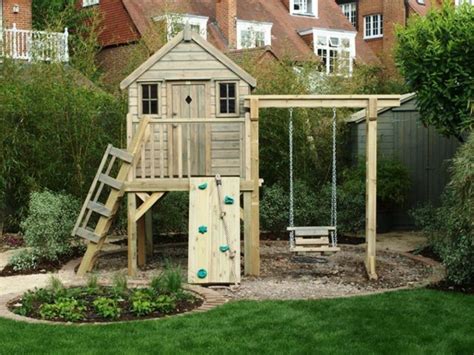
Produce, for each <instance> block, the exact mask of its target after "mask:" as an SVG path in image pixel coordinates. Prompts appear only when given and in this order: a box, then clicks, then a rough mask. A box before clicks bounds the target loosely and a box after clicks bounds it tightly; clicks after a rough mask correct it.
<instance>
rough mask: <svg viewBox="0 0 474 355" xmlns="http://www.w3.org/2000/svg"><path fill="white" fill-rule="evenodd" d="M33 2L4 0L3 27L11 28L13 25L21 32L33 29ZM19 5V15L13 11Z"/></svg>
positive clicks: (28, 0)
mask: <svg viewBox="0 0 474 355" xmlns="http://www.w3.org/2000/svg"><path fill="white" fill-rule="evenodd" d="M31 3H32V0H3V27H4V28H11V27H12V26H13V24H14V23H15V24H16V27H17V28H18V29H21V30H31V29H32V23H31V21H32V19H31ZM15 5H18V6H19V8H20V10H19V12H18V13H15V12H14V11H13V7H14V6H15Z"/></svg>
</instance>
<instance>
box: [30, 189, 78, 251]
mask: <svg viewBox="0 0 474 355" xmlns="http://www.w3.org/2000/svg"><path fill="white" fill-rule="evenodd" d="M78 211H79V202H78V200H77V199H75V198H74V197H72V196H69V195H63V194H56V193H53V192H50V191H44V192H34V193H32V194H31V197H30V204H29V210H28V217H27V218H26V219H25V220H24V221H23V222H22V224H21V227H22V229H23V231H24V238H25V243H26V246H27V247H30V248H32V249H33V251H34V254H35V255H37V256H39V257H41V258H45V259H47V260H57V259H58V258H59V257H60V256H62V255H68V254H70V253H71V252H72V249H73V247H74V245H75V241H76V240H77V239H74V238H73V237H72V236H71V230H72V228H73V226H74V223H75V221H76V217H77V214H78Z"/></svg>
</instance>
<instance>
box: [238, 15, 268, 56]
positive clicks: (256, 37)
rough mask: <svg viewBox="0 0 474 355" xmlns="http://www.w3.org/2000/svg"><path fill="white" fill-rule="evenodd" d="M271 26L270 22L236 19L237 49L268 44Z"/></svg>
mask: <svg viewBox="0 0 474 355" xmlns="http://www.w3.org/2000/svg"><path fill="white" fill-rule="evenodd" d="M272 27H273V24H272V23H267V22H253V21H241V20H238V21H237V49H243V48H257V47H263V46H270V45H271V44H272Z"/></svg>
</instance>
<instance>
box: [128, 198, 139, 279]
mask: <svg viewBox="0 0 474 355" xmlns="http://www.w3.org/2000/svg"><path fill="white" fill-rule="evenodd" d="M136 210H137V201H136V195H135V194H134V193H129V194H128V275H129V276H136V274H137V266H138V261H137V237H138V230H137V222H136V220H135V215H136Z"/></svg>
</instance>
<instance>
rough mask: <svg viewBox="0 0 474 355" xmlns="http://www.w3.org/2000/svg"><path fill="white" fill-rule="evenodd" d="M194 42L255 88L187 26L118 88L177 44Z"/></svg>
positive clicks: (253, 83) (245, 75)
mask: <svg viewBox="0 0 474 355" xmlns="http://www.w3.org/2000/svg"><path fill="white" fill-rule="evenodd" d="M183 41H184V42H191V41H192V42H194V43H196V44H197V45H199V46H200V47H201V48H202V49H204V50H205V51H206V52H208V53H209V54H211V55H212V56H213V57H214V58H216V60H218V61H219V62H221V63H222V64H223V65H225V66H226V67H227V68H228V69H229V70H231V71H232V72H234V73H235V74H236V75H237V76H238V77H240V78H241V79H242V80H244V81H246V82H247V83H248V84H249V85H250V86H252V87H256V86H257V80H256V79H255V78H254V77H252V76H251V75H250V74H248V73H247V72H246V71H245V70H243V69H242V68H241V67H239V66H238V65H237V64H236V63H234V62H233V61H232V60H231V59H229V57H227V56H226V55H225V54H224V53H222V52H221V51H219V50H218V49H217V48H215V47H214V46H213V45H212V44H210V43H209V42H207V41H206V40H204V39H203V38H202V37H201V36H200V35H199V34H197V33H194V32H192V31H191V30H190V29H189V28H188V26H186V28H185V30H184V31H182V32H180V33H179V34H178V35H176V37H174V38H173V39H172V40H171V41H169V42H168V43H167V44H166V45H164V46H163V47H162V48H161V49H160V50H158V51H157V52H156V53H155V54H153V55H152V56H151V57H150V58H148V59H147V60H146V61H145V62H144V63H143V64H142V65H140V66H139V67H138V68H137V69H135V70H134V71H133V73H131V74H130V75H129V76H128V77H126V78H125V79H124V80H123V81H122V82H121V83H120V88H121V89H122V90H124V89H126V88H127V87H129V86H130V84H132V83H133V82H134V81H136V80H137V79H138V78H139V77H140V76H141V75H142V74H143V73H145V72H146V71H147V70H148V69H150V68H151V67H152V66H153V65H154V64H155V63H156V62H158V61H159V60H160V59H161V58H163V57H164V56H165V55H166V54H168V53H169V52H171V51H172V50H173V49H174V48H175V47H176V46H177V45H178V44H180V43H181V42H183Z"/></svg>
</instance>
